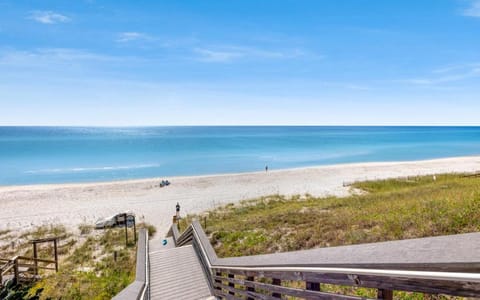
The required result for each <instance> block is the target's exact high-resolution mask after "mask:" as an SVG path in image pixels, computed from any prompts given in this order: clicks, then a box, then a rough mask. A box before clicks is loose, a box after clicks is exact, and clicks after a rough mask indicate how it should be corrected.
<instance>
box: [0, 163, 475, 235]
mask: <svg viewBox="0 0 480 300" xmlns="http://www.w3.org/2000/svg"><path fill="white" fill-rule="evenodd" d="M476 171H480V156H473V157H458V158H446V159H436V160H426V161H414V162H388V163H357V164H342V165H332V166H319V167H309V168H298V169H288V170H269V171H268V172H265V171H263V172H255V173H243V174H225V175H212V176H192V177H171V178H167V179H168V180H169V181H170V182H171V185H170V186H167V187H163V188H160V187H159V182H160V180H161V179H165V178H152V179H144V180H129V181H118V182H102V183H82V184H54V185H31V186H5V187H0V230H3V229H10V230H14V231H22V230H27V229H29V228H31V227H33V226H38V225H43V224H51V223H61V224H65V225H67V226H69V227H72V228H77V226H78V225H79V224H81V223H92V224H93V222H94V221H95V220H97V219H98V218H100V217H106V216H109V215H113V214H115V213H118V212H121V211H125V210H130V211H133V212H135V213H136V214H137V217H140V218H144V219H145V221H147V222H149V223H151V224H153V225H155V226H156V227H157V230H158V234H157V237H162V236H164V234H165V233H166V231H167V230H168V227H169V226H170V224H171V220H172V216H173V215H174V213H175V204H176V203H177V202H179V203H180V205H181V214H182V215H185V214H188V213H198V212H202V211H205V210H208V209H211V208H214V207H215V206H218V205H222V204H226V203H231V202H237V201H240V200H245V199H252V198H256V197H260V196H267V195H272V194H282V195H297V194H300V195H302V194H306V193H309V194H311V195H314V196H327V195H336V196H344V195H348V193H349V187H345V186H344V183H351V182H354V181H362V180H372V179H385V178H395V177H404V176H415V175H427V174H438V173H453V172H455V173H463V172H476Z"/></svg>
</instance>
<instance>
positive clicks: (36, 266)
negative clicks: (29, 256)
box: [33, 242, 38, 275]
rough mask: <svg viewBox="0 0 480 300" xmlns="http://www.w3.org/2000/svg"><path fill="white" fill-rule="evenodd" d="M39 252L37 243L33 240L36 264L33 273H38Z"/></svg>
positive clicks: (34, 261) (34, 262)
mask: <svg viewBox="0 0 480 300" xmlns="http://www.w3.org/2000/svg"><path fill="white" fill-rule="evenodd" d="M37 258H38V253H37V243H36V242H33V264H34V265H35V270H34V271H33V273H34V274H35V275H38V260H37Z"/></svg>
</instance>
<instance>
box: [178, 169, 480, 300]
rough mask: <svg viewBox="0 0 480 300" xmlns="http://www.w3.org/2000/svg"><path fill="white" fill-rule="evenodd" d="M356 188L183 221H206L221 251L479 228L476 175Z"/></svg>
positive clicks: (265, 201)
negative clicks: (349, 192)
mask: <svg viewBox="0 0 480 300" xmlns="http://www.w3.org/2000/svg"><path fill="white" fill-rule="evenodd" d="M352 189H355V190H356V191H358V190H361V191H363V192H361V193H356V195H352V196H349V197H344V198H336V197H328V198H316V197H312V196H310V195H305V196H295V197H290V198H287V197H284V196H280V195H273V196H269V197H263V198H260V199H255V200H250V201H243V202H241V203H239V204H229V205H226V206H223V207H220V208H217V209H215V210H212V211H209V212H207V213H206V214H204V215H202V216H188V217H187V218H186V219H184V220H182V224H181V227H183V228H185V227H186V226H187V224H188V223H189V222H190V221H191V219H192V218H197V219H199V220H200V221H201V224H202V225H204V224H205V223H206V225H207V226H206V232H207V235H208V236H209V237H210V240H211V243H212V245H213V247H214V248H215V251H216V252H217V254H218V255H219V257H232V256H243V255H255V254H266V253H275V252H285V251H293V250H303V249H311V248H318V247H331V246H339V245H350V244H361V243H370V242H380V241H390V240H400V239H409V238H420V237H429V236H439V235H449V234H459V233H467V232H476V231H480V178H478V177H464V176H462V175H437V176H436V180H434V178H433V177H432V176H423V177H414V178H413V177H412V178H408V179H390V180H381V181H367V182H360V183H355V184H353V185H352ZM205 215H207V217H206V219H205ZM322 289H324V290H326V291H336V292H341V293H346V294H354V295H359V296H368V297H375V290H374V289H364V288H352V287H339V286H328V285H325V286H324V285H322ZM429 297H430V298H428V299H445V298H448V299H456V297H445V296H435V297H433V296H429ZM432 297H433V298H432ZM395 298H396V299H424V295H421V294H416V293H406V292H396V293H395ZM425 299H426V298H425Z"/></svg>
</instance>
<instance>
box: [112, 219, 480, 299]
mask: <svg viewBox="0 0 480 300" xmlns="http://www.w3.org/2000/svg"><path fill="white" fill-rule="evenodd" d="M170 234H171V238H169V239H168V240H167V242H166V243H165V241H163V240H155V241H151V242H150V243H149V242H148V235H147V236H144V235H141V240H143V241H144V242H142V243H145V245H144V246H143V247H139V252H138V259H137V273H138V274H137V277H138V278H137V279H136V281H135V282H136V283H139V284H138V286H137V285H135V283H134V284H132V285H130V286H129V288H127V289H125V290H124V291H123V292H122V293H121V294H119V296H123V297H115V298H114V299H116V300H117V299H118V300H127V299H140V300H144V299H185V300H190V299H194V300H195V299H249V300H250V299H270V300H274V299H280V298H283V297H288V296H293V297H298V298H300V299H339V300H340V299H348V300H363V299H367V298H364V297H359V296H353V295H343V294H337V293H334V292H328V291H323V288H324V286H323V285H324V284H327V285H328V284H329V285H346V286H352V287H365V288H371V289H374V290H376V291H377V297H375V298H377V299H385V300H393V299H394V291H410V292H420V293H425V294H446V295H452V296H464V297H475V298H477V297H479V296H480V233H469V234H459V235H450V236H440V237H431V238H421V239H411V240H403V241H392V242H383V243H372V244H362V245H352V246H342V247H332V248H322V249H311V250H304V251H294V252H286V253H276V254H267V255H254V256H246V257H232V258H218V257H217V255H216V253H215V251H214V249H213V248H212V246H211V245H210V241H209V240H208V238H207V236H206V235H205V232H204V231H203V229H202V227H201V225H200V224H199V223H198V222H197V221H194V222H193V223H192V225H191V226H189V227H188V228H187V229H186V230H185V231H184V232H183V233H182V234H180V233H179V231H178V228H177V226H176V224H174V225H173V226H172V228H171V230H170ZM145 239H146V240H145ZM142 243H139V245H143V244H142ZM149 248H150V250H148V249H149ZM145 250H146V251H145ZM142 251H143V252H142ZM148 262H149V263H148ZM142 266H143V267H142ZM142 274H143V275H142ZM138 275H140V276H138ZM292 282H294V283H295V284H294V285H293V286H290V285H291V283H292ZM142 287H145V288H142ZM127 293H129V294H128V296H127ZM212 295H213V296H212Z"/></svg>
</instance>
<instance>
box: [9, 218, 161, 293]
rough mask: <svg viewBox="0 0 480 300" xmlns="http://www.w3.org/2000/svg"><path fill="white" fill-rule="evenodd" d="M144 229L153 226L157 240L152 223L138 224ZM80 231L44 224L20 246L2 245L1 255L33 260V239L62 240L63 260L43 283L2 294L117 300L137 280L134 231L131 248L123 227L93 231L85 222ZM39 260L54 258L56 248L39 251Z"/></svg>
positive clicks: (47, 273)
mask: <svg viewBox="0 0 480 300" xmlns="http://www.w3.org/2000/svg"><path fill="white" fill-rule="evenodd" d="M142 227H144V228H148V230H149V232H151V235H152V236H153V234H154V232H155V231H156V229H155V227H154V226H152V225H150V224H145V223H140V224H138V228H142ZM78 229H79V231H80V235H78V234H72V233H70V232H69V231H68V230H67V229H66V227H64V226H62V225H48V226H47V225H46V226H40V227H37V228H34V229H32V230H30V231H26V232H24V233H21V234H19V235H18V237H19V239H18V242H16V243H14V244H12V245H10V244H6V245H5V246H4V247H2V249H0V250H1V251H0V252H2V255H1V257H4V256H5V257H6V258H9V257H13V256H14V255H23V256H27V257H31V256H33V250H32V246H31V243H29V240H31V239H34V238H35V239H36V238H46V237H52V236H56V237H59V243H58V255H59V262H60V263H59V272H58V273H54V272H53V271H43V270H40V272H41V273H40V275H41V279H40V280H38V281H36V282H33V283H31V284H23V285H10V286H9V287H8V289H7V288H4V289H3V290H1V292H2V295H3V294H5V295H9V297H13V298H11V299H111V298H112V297H113V296H115V295H116V294H118V293H119V292H120V291H121V290H122V289H123V288H125V287H126V286H128V285H129V284H130V283H131V282H132V281H133V280H134V278H135V266H136V264H135V259H136V247H135V242H134V236H133V228H129V230H128V238H129V242H128V245H126V244H125V230H124V228H123V227H122V228H108V229H105V230H93V227H92V226H90V225H87V224H81V225H79V227H78ZM137 235H138V232H137ZM4 250H5V251H4ZM38 257H40V258H45V259H52V257H53V247H52V246H51V245H46V246H41V247H38ZM2 299H3V298H2ZM9 299H10V298H9Z"/></svg>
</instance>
